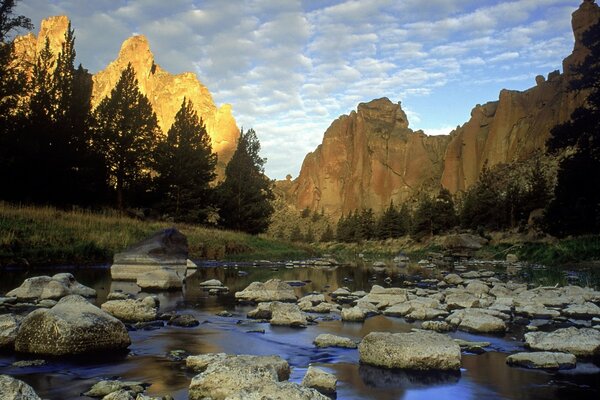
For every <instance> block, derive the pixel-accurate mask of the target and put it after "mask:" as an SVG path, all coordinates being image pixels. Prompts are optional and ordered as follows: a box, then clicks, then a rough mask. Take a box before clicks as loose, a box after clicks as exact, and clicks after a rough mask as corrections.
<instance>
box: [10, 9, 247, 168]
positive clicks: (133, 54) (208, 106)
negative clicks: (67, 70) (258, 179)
mask: <svg viewBox="0 0 600 400" xmlns="http://www.w3.org/2000/svg"><path fill="white" fill-rule="evenodd" d="M68 27H69V19H68V18H67V17H66V16H55V17H50V18H47V19H45V20H43V21H42V23H41V27H40V32H39V34H38V36H37V37H36V36H34V35H33V34H32V33H29V34H28V35H25V36H20V37H18V38H16V40H15V52H16V54H17V58H18V59H19V61H20V63H21V65H23V66H24V67H25V68H26V69H27V68H31V67H32V66H33V65H34V63H35V61H36V59H37V56H38V54H39V53H40V51H41V50H42V49H43V48H44V45H45V43H46V38H48V40H49V42H50V50H51V51H52V53H53V54H54V55H58V54H59V53H60V51H61V46H62V43H63V42H64V36H65V32H66V31H67V29H68ZM75 45H76V46H77V43H76V44H75ZM128 63H131V64H132V65H133V67H134V69H135V72H136V76H137V79H138V82H139V87H140V90H141V92H142V93H144V94H145V95H146V96H147V97H148V99H149V100H150V103H151V104H152V107H153V109H154V111H155V112H156V116H157V118H158V124H159V126H160V128H161V129H162V131H163V132H164V133H165V134H166V132H167V131H168V130H169V128H170V127H171V125H172V124H173V121H174V119H175V114H176V113H177V111H178V110H179V108H180V107H181V103H182V102H183V98H184V97H186V98H187V99H188V100H191V101H192V103H193V104H194V108H195V110H196V111H197V113H198V115H199V116H200V117H201V118H202V120H203V121H204V124H205V125H206V130H207V132H208V134H209V135H210V137H211V141H212V147H213V151H214V152H216V153H217V154H218V156H219V158H218V165H217V171H218V173H219V174H222V172H223V171H224V169H225V165H226V164H227V162H228V161H229V159H230V158H231V156H232V155H233V152H234V151H235V147H236V140H237V138H238V136H239V129H238V128H237V124H236V122H235V119H234V118H233V115H232V114H231V106H230V105H229V104H224V105H222V106H221V107H219V108H217V106H216V105H215V103H214V101H213V99H212V96H211V94H210V92H209V91H208V89H207V88H206V86H204V85H203V84H202V83H201V82H200V81H199V80H198V78H197V77H196V75H195V74H194V73H191V72H185V73H183V74H179V75H172V74H170V73H169V72H167V71H165V70H163V69H162V68H161V67H160V66H159V65H157V64H156V63H155V62H154V55H153V54H152V52H151V51H150V45H149V43H148V40H147V39H146V38H145V37H144V36H141V35H139V36H133V37H131V38H129V39H127V40H126V41H125V42H124V43H123V45H122V46H121V50H120V52H119V55H118V57H117V58H116V59H115V60H114V61H113V62H111V63H110V64H109V65H108V66H107V67H106V68H105V69H104V70H102V71H99V72H98V73H96V74H95V75H94V76H93V77H92V79H93V91H92V107H96V106H97V105H98V104H99V103H100V102H101V101H102V99H103V98H104V97H106V96H107V95H109V94H110V91H111V90H112V89H113V88H114V86H115V85H116V83H117V81H118V80H119V77H120V75H121V72H122V70H123V69H125V68H126V67H127V64H128Z"/></svg>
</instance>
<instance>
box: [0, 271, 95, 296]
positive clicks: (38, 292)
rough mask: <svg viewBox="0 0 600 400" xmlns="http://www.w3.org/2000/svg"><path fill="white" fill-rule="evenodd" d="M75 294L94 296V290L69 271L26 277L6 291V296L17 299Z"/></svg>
mask: <svg viewBox="0 0 600 400" xmlns="http://www.w3.org/2000/svg"><path fill="white" fill-rule="evenodd" d="M71 294H76V295H79V296H83V297H95V296H96V291H95V290H94V289H92V288H89V287H87V286H85V285H82V284H81V283H79V282H77V281H76V280H75V277H74V276H73V275H72V274H70V273H60V274H56V275H54V276H52V277H49V276H35V277H33V278H27V279H25V281H23V283H22V284H21V286H19V287H18V288H16V289H13V290H11V291H10V292H8V293H7V296H8V297H16V298H18V299H19V300H43V299H56V300H58V299H60V298H62V297H65V296H68V295H71Z"/></svg>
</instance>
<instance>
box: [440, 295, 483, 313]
mask: <svg viewBox="0 0 600 400" xmlns="http://www.w3.org/2000/svg"><path fill="white" fill-rule="evenodd" d="M445 301H446V305H447V306H448V309H449V310H452V309H456V308H473V307H479V306H480V301H479V298H478V297H476V296H474V295H473V294H471V293H467V292H464V291H457V292H452V293H448V294H446V299H445Z"/></svg>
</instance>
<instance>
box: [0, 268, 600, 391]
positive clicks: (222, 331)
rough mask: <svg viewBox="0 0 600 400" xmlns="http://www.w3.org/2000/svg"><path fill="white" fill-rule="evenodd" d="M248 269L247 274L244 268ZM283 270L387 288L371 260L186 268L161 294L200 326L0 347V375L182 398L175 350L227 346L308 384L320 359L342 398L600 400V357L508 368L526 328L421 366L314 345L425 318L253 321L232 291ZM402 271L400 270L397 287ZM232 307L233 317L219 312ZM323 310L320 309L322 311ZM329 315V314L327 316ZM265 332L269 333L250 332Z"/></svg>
mask: <svg viewBox="0 0 600 400" xmlns="http://www.w3.org/2000/svg"><path fill="white" fill-rule="evenodd" d="M63 271H65V270H64V269H63V270H56V269H55V270H52V271H37V270H36V271H35V272H34V273H28V272H26V271H3V272H2V280H1V281H0V293H6V292H7V291H9V290H11V289H13V288H15V287H17V286H19V285H20V284H21V282H22V281H23V280H24V279H25V278H28V277H31V276H35V275H53V274H54V273H57V272H63ZM240 271H241V272H240ZM68 272H71V273H73V274H74V275H75V278H76V279H77V280H78V281H79V282H81V283H83V284H85V285H88V286H90V287H93V288H94V289H96V291H97V292H98V297H97V299H96V300H95V302H96V304H97V305H99V304H101V303H103V302H104V301H105V300H106V296H107V295H108V293H109V292H110V291H114V290H119V289H120V290H123V291H126V292H132V293H137V292H139V288H138V287H137V286H136V285H135V284H134V283H132V282H113V281H111V279H110V271H109V270H108V269H107V268H105V267H104V268H101V267H99V268H85V269H83V268H82V269H71V270H68ZM213 278H215V279H219V280H220V281H221V282H223V284H224V285H225V286H228V287H229V289H230V291H229V294H225V295H220V296H209V295H208V292H205V291H203V290H202V289H201V288H200V286H199V283H200V282H203V281H205V280H208V279H213ZM270 278H279V279H282V280H289V281H303V282H305V283H306V284H305V285H304V286H299V287H296V288H295V290H296V291H297V294H298V295H299V296H302V295H304V294H307V293H310V292H313V291H315V292H326V293H329V292H332V291H334V290H335V289H337V288H339V287H348V288H349V289H350V290H365V291H367V292H368V291H369V290H370V288H371V286H372V285H373V284H379V285H382V286H388V284H387V283H386V282H385V281H384V279H385V278H386V275H385V274H383V273H380V274H374V273H373V272H372V271H369V270H367V269H364V268H352V267H337V268H334V269H329V268H313V267H294V268H289V267H286V266H284V265H280V266H278V267H277V268H273V267H257V266H251V265H245V266H238V267H235V266H229V267H225V266H217V267H201V268H199V269H198V270H197V271H195V272H193V273H192V274H191V275H189V276H188V278H187V282H186V287H185V290H184V291H183V292H171V293H160V294H158V297H159V299H160V303H161V312H167V311H172V310H176V311H178V312H180V313H190V314H193V315H194V316H195V317H196V318H197V319H198V320H199V321H201V324H200V326H198V327H194V328H181V327H172V326H165V327H162V328H159V329H155V330H137V331H131V332H130V335H131V339H132V345H131V346H130V352H129V353H128V354H126V355H112V356H111V355H107V357H106V358H102V359H101V358H90V357H86V358H83V359H82V358H79V359H68V360H65V359H46V361H47V364H46V365H43V366H35V367H26V368H17V367H13V366H11V364H12V363H13V362H15V361H18V360H25V359H28V358H27V357H25V356H23V355H14V354H0V374H9V375H12V376H15V377H17V378H19V379H22V380H23V381H25V382H27V383H29V384H30V385H31V386H32V387H33V388H34V389H35V390H36V392H37V393H38V394H39V396H40V397H42V398H43V399H51V400H55V399H56V400H59V399H60V400H63V399H77V398H83V397H80V393H82V392H85V391H86V390H88V389H89V388H90V387H91V386H92V385H93V384H94V383H95V382H97V381H98V380H100V379H106V378H113V377H120V378H122V379H124V380H137V381H143V382H147V383H150V384H151V386H150V387H149V388H148V390H147V391H146V394H147V395H151V396H163V395H166V394H171V395H172V396H173V397H174V398H175V399H178V400H182V399H187V398H188V397H187V392H188V386H189V384H190V381H191V378H192V377H193V376H194V373H193V372H191V371H187V370H186V369H185V362H184V361H181V360H179V361H178V360H176V359H175V358H174V357H173V356H172V355H171V354H170V353H171V352H172V351H175V350H184V351H185V352H187V353H189V354H200V353H209V352H225V353H234V354H255V355H271V354H275V355H279V356H281V357H283V358H284V359H286V360H287V361H288V362H289V363H290V365H291V367H292V375H291V378H290V380H291V381H293V382H300V381H301V380H302V377H303V376H304V373H305V372H306V369H307V368H308V366H309V365H316V366H319V367H321V368H323V369H325V370H327V371H328V372H331V373H333V374H335V375H336V377H337V379H338V390H337V398H338V399H384V400H388V399H389V400H391V399H427V400H429V399H567V398H577V399H578V400H583V399H598V398H600V363H598V361H596V363H594V362H592V361H587V362H585V361H584V362H582V361H579V360H578V361H579V362H578V365H577V368H576V369H574V370H567V371H561V372H546V371H533V370H527V369H522V368H513V367H508V366H507V365H506V364H505V358H506V356H507V355H508V354H510V353H514V352H517V351H522V350H523V349H524V347H523V343H522V340H523V336H522V332H520V331H518V330H517V331H515V330H512V331H511V333H508V334H507V335H504V336H489V335H486V336H484V335H473V334H467V333H464V332H453V333H451V334H450V335H451V336H452V337H455V338H463V339H467V340H474V341H488V342H491V343H492V346H491V347H490V348H488V349H487V350H488V351H487V352H486V353H484V354H480V355H476V354H465V353H463V357H462V368H461V371H460V373H457V374H455V373H451V374H448V373H434V374H415V373H408V372H403V371H389V370H383V369H378V368H373V367H369V366H363V365H359V362H358V351H357V350H355V349H354V350H352V349H341V348H324V349H319V348H316V347H315V346H314V345H313V344H312V341H313V339H314V338H315V337H316V336H317V335H319V334H321V333H333V334H336V335H341V336H346V337H350V338H352V339H355V340H357V341H358V340H360V339H361V338H362V337H363V336H364V335H366V334H367V333H369V332H373V331H386V332H409V331H410V330H411V329H412V328H418V327H419V326H420V323H419V322H414V323H408V322H406V321H404V320H403V319H401V318H391V317H384V316H376V317H373V318H369V319H367V320H366V321H365V322H364V323H349V322H342V321H341V320H340V319H339V315H336V314H332V316H334V317H335V319H334V320H322V319H321V318H319V319H318V324H316V325H310V326H308V327H307V328H305V329H294V328H287V327H271V326H270V325H269V324H268V323H259V322H256V321H253V320H248V319H246V313H247V312H248V311H249V310H251V309H252V308H253V307H251V306H242V305H237V304H236V303H235V301H234V296H233V295H234V293H235V292H236V291H239V290H242V289H244V288H245V287H246V286H248V285H249V284H250V283H251V282H253V281H263V282H264V281H266V280H268V279H270ZM401 283H402V278H399V277H396V278H395V279H394V281H393V282H392V285H393V286H399V285H400V284H401ZM223 310H227V311H229V312H231V313H232V314H233V317H219V316H216V313H218V312H219V311H223ZM315 315H316V314H315ZM319 316H320V317H322V315H319ZM261 329H262V330H264V333H260V332H249V331H252V330H261Z"/></svg>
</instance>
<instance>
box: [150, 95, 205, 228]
mask: <svg viewBox="0 0 600 400" xmlns="http://www.w3.org/2000/svg"><path fill="white" fill-rule="evenodd" d="M216 164H217V157H216V155H215V154H213V153H212V146H211V143H210V137H209V136H208V133H207V132H206V128H205V127H204V124H203V123H202V120H201V119H200V118H198V114H197V113H196V111H195V110H194V108H193V104H192V102H191V101H188V100H186V99H184V100H183V103H182V104H181V108H180V109H179V111H178V112H177V114H176V115H175V121H174V122H173V125H172V126H171V129H169V132H168V133H167V138H166V140H165V141H164V142H162V143H161V144H160V145H159V149H158V156H157V165H156V172H157V173H158V178H157V181H158V192H159V195H160V197H161V199H160V205H161V209H162V211H163V212H166V213H168V214H169V215H171V216H173V217H174V218H175V220H176V221H186V222H204V221H205V219H206V214H207V211H208V207H209V206H210V204H211V200H212V198H211V197H212V188H211V185H210V183H211V182H212V181H213V180H214V179H215V177H216V174H215V166H216Z"/></svg>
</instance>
